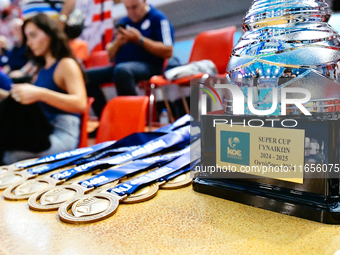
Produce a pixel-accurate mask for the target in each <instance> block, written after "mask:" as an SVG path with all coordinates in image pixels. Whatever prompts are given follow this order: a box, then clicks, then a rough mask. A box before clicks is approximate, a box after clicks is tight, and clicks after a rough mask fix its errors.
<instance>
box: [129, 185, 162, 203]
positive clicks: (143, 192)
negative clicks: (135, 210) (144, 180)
mask: <svg viewBox="0 0 340 255" xmlns="http://www.w3.org/2000/svg"><path fill="white" fill-rule="evenodd" d="M158 187H159V185H158V183H153V184H151V185H149V186H146V187H144V188H141V189H139V190H137V191H136V192H134V193H132V194H131V195H129V196H128V197H127V198H126V199H124V200H122V203H124V204H134V203H139V202H144V201H147V200H149V199H151V198H153V197H154V196H156V194H157V191H158Z"/></svg>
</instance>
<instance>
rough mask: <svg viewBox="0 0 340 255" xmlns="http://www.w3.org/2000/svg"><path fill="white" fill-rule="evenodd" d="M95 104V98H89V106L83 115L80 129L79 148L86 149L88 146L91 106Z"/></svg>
mask: <svg viewBox="0 0 340 255" xmlns="http://www.w3.org/2000/svg"><path fill="white" fill-rule="evenodd" d="M93 102H94V98H93V97H88V98H87V106H86V110H85V112H84V113H83V114H82V115H81V127H80V139H79V145H78V148H84V147H87V146H88V143H87V140H88V133H87V122H88V120H89V116H90V109H91V105H92V104H93Z"/></svg>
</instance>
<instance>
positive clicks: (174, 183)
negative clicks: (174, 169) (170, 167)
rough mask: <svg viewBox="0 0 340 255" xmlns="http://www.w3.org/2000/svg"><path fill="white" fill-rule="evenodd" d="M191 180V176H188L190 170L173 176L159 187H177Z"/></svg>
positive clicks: (187, 184)
mask: <svg viewBox="0 0 340 255" xmlns="http://www.w3.org/2000/svg"><path fill="white" fill-rule="evenodd" d="M191 182H192V178H191V176H190V172H187V173H185V174H181V175H180V176H177V177H175V178H174V179H171V180H169V181H168V182H166V183H165V184H164V185H161V186H160V188H161V189H179V188H183V187H186V186H189V185H190V184H191Z"/></svg>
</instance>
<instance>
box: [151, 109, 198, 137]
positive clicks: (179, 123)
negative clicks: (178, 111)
mask: <svg viewBox="0 0 340 255" xmlns="http://www.w3.org/2000/svg"><path fill="white" fill-rule="evenodd" d="M192 120H193V118H192V117H191V116H190V115H189V114H186V115H184V116H183V117H181V118H179V119H178V120H176V121H175V122H174V123H172V124H170V125H167V126H164V127H160V128H158V129H156V130H155V132H167V133H168V132H170V131H173V130H175V129H177V128H179V127H182V126H186V125H189V124H190V121H192Z"/></svg>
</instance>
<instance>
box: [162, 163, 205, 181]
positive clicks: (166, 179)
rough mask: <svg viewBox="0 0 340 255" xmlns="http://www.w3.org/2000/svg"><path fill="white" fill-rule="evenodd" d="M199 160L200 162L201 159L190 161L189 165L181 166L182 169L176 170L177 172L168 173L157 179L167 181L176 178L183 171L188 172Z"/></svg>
mask: <svg viewBox="0 0 340 255" xmlns="http://www.w3.org/2000/svg"><path fill="white" fill-rule="evenodd" d="M200 162H201V159H198V160H196V161H195V162H193V163H191V164H190V165H189V166H187V167H185V168H183V169H182V170H180V171H177V172H175V173H173V174H169V175H168V176H165V177H162V178H160V179H159V181H160V182H161V181H166V182H167V181H170V180H171V179H174V178H176V177H177V176H180V175H182V174H184V173H187V172H189V171H190V170H191V169H194V168H195V166H197V164H199V163H200Z"/></svg>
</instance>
